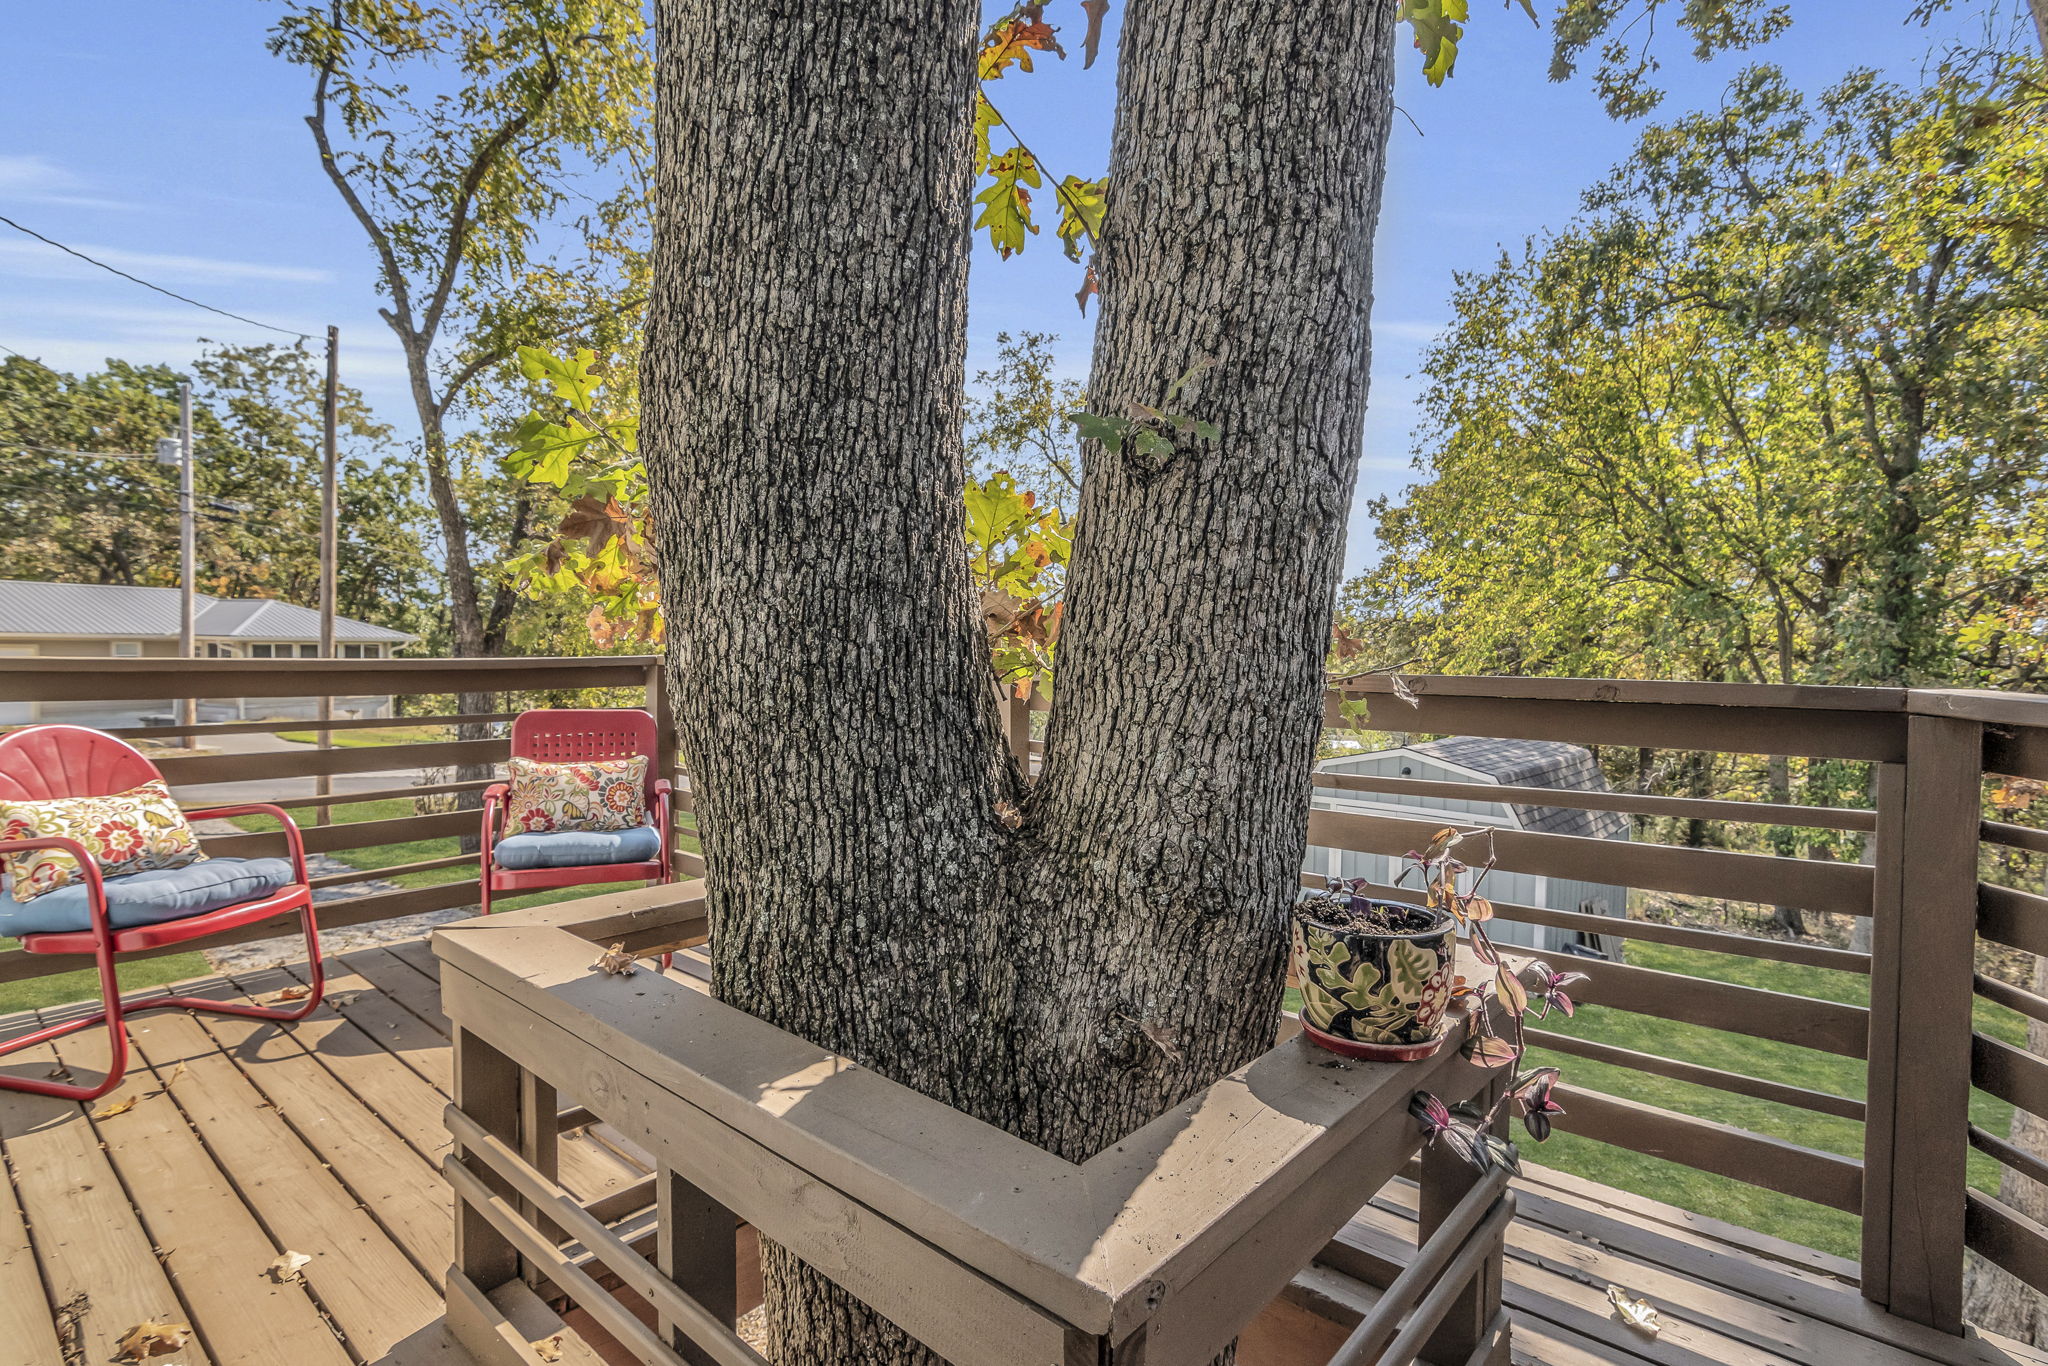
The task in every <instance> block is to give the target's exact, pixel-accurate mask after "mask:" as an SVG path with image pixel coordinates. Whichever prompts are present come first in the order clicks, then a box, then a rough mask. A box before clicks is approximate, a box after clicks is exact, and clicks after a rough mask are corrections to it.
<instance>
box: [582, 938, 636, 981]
mask: <svg viewBox="0 0 2048 1366" xmlns="http://www.w3.org/2000/svg"><path fill="white" fill-rule="evenodd" d="M591 966H592V967H594V968H596V969H597V970H598V971H599V972H602V973H605V974H607V975H609V976H612V977H625V976H628V975H630V974H631V973H632V971H633V955H632V954H630V953H627V952H626V946H625V945H624V944H623V943H620V944H614V945H612V946H611V947H610V948H608V949H606V950H605V951H604V952H603V953H600V954H599V955H598V956H597V961H596V962H595V963H592V964H591Z"/></svg>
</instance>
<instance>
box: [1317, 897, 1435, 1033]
mask: <svg viewBox="0 0 2048 1366" xmlns="http://www.w3.org/2000/svg"><path fill="white" fill-rule="evenodd" d="M1372 904H1373V905H1374V906H1376V907H1379V906H1384V907H1388V908H1392V909H1396V910H1400V911H1405V912H1409V913H1410V914H1411V915H1412V916H1413V917H1414V918H1415V919H1417V920H1423V921H1427V922H1428V928H1425V929H1418V930H1412V931H1408V932H1404V933H1389V932H1384V931H1378V930H1366V929H1359V928H1355V927H1353V926H1351V925H1348V924H1345V923H1343V918H1342V917H1341V916H1336V915H1331V914H1330V913H1331V912H1332V910H1333V908H1332V907H1331V905H1330V902H1329V900H1328V898H1325V897H1314V896H1311V897H1305V898H1304V899H1303V900H1302V901H1301V902H1300V903H1299V904H1297V905H1296V906H1295V908H1294V917H1293V921H1294V959H1293V968H1294V978H1295V980H1296V981H1298V982H1299V983H1300V984H1301V1027H1302V1032H1303V1033H1304V1034H1306V1035H1308V1037H1309V1038H1310V1039H1311V1040H1312V1041H1314V1042H1315V1043H1318V1044H1320V1045H1322V1046H1323V1047H1324V1048H1327V1049H1330V1050H1331V1051H1333V1052H1336V1053H1342V1054H1343V1055H1344V1056H1346V1057H1350V1058H1367V1059H1370V1060H1372V1061H1375V1062H1414V1061H1416V1060H1418V1059H1421V1058H1426V1057H1429V1056H1430V1055H1431V1054H1432V1053H1435V1052H1436V1050H1437V1048H1438V1047H1439V1046H1440V1045H1441V1044H1442V1043H1443V1041H1444V1033H1445V1013H1446V1007H1448V1005H1449V1004H1450V999H1451V976H1452V961H1453V958H1454V957H1455V954H1456V951H1457V942H1458V934H1457V926H1456V925H1455V924H1454V923H1453V922H1452V920H1451V918H1450V916H1449V915H1447V914H1444V913H1442V912H1435V911H1427V910H1424V909H1423V908H1422V907H1420V906H1414V905H1410V904H1408V903H1406V902H1398V901H1380V900H1377V899H1372ZM1326 916H1327V917H1329V918H1326Z"/></svg>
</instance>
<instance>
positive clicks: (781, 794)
mask: <svg viewBox="0 0 2048 1366" xmlns="http://www.w3.org/2000/svg"><path fill="white" fill-rule="evenodd" d="M978 22H979V6H978V5H977V4H975V3H970V2H969V0H867V2H866V3H863V4H861V5H857V6H856V5H851V4H845V3H832V4H826V5H819V4H817V3H815V0H812V2H811V3H797V0H764V2H763V3H760V4H756V5H752V6H747V7H743V8H741V9H739V10H733V9H730V8H725V7H718V8H714V7H712V6H709V5H707V4H704V3H703V2H702V0H664V2H663V3H662V4H661V5H660V6H659V7H658V14H657V48H658V53H659V57H658V61H659V91H660V99H659V102H658V113H657V130H658V143H659V147H660V164H659V168H658V172H657V185H656V205H657V220H658V223H657V235H656V253H655V273H654V287H653V290H652V294H651V299H650V318H649V326H648V335H647V343H646V350H645V360H644V369H643V376H644V380H643V394H644V431H643V438H642V451H643V453H644V455H645V456H646V458H647V462H648V466H649V471H650V477H651V480H652V490H653V496H654V509H655V514H656V515H655V526H656V531H657V535H658V537H659V542H660V552H661V568H662V573H661V580H662V591H663V597H664V608H665V611H666V615H667V620H668V632H669V650H670V656H669V686H670V690H671V692H672V694H673V697H674V701H675V706H676V714H677V720H678V727H679V732H680V738H681V742H682V747H683V751H684V757H685V761H686V763H687V765H688V768H689V771H690V773H691V779H692V784H693V788H694V801H695V809H696V812H697V815H698V820H699V826H700V831H701V833H702V837H703V840H704V853H705V859H706V862H707V866H708V884H709V894H708V895H709V909H710V914H711V920H712V930H713V953H714V960H715V974H714V976H715V985H716V989H717V991H718V993H719V995H720V996H721V997H722V998H724V999H726V1000H728V1001H731V1002H733V1003H734V1004H736V1005H738V1006H740V1007H741V1008H743V1009H746V1010H748V1011H750V1012H752V1013H754V1014H756V1015H758V1016H760V1017H761V1018H764V1019H767V1020H769V1021H771V1022H772V1023H775V1024H777V1025H779V1026H781V1027H783V1028H786V1029H790V1030H792V1031H794V1032H796V1033H799V1034H801V1035H803V1036H804V1037H806V1038H809V1039H811V1040H813V1041H815V1042H817V1043H819V1044H821V1045H823V1046H825V1047H828V1048H832V1049H835V1050H837V1051H839V1052H842V1053H845V1054H847V1055H849V1056H851V1057H854V1058H856V1059H858V1060H860V1061H862V1062H863V1063H865V1064H867V1065H869V1066H871V1067H874V1068H875V1069H876V1070H878V1071H880V1072H881V1073H883V1074H884V1075H887V1076H890V1077H893V1078H895V1079H896V1080H899V1081H902V1082H904V1083H905V1084H907V1085H910V1086H912V1087H915V1088H917V1089H918V1090H920V1091H923V1092H925V1093H926V1094H929V1095H932V1096H935V1097H937V1098H939V1099H941V1100H943V1101H945V1102H947V1103H949V1104H951V1105H954V1106H956V1107H958V1108H960V1109H962V1110H965V1111H967V1112H968V1113H971V1114H974V1115H977V1116H979V1117H981V1118H983V1119H985V1120H988V1121H990V1122H992V1123H995V1124H998V1125H1001V1126H1003V1127H1005V1128H1007V1129H1009V1130H1010V1131H1011V1132H1013V1133H1017V1134H1019V1135H1021V1136H1023V1137H1025V1138H1027V1139H1029V1140H1031V1141H1033V1142H1036V1143H1039V1144H1041V1145H1043V1146H1045V1147H1047V1148H1050V1149H1052V1150H1053V1151H1056V1152H1059V1153H1061V1154H1063V1155H1065V1156H1068V1157H1072V1158H1079V1157H1085V1156H1088V1155H1090V1154H1092V1153H1094V1152H1096V1151H1098V1150H1099V1149H1100V1148H1102V1147H1103V1146H1105V1145H1106V1144H1108V1143H1109V1142H1111V1141H1113V1140H1114V1139H1116V1138H1118V1137H1121V1136H1122V1135H1123V1134H1125V1133H1128V1132H1129V1131H1131V1130H1132V1129H1134V1128H1136V1127H1138V1126H1139V1125H1140V1124H1142V1123H1143V1122H1145V1121H1146V1120H1148V1119H1150V1118H1151V1117H1152V1116H1153V1115H1155V1114H1157V1113H1158V1112H1159V1111H1161V1110H1163V1109H1165V1108H1167V1107H1168V1106H1170V1105H1171V1104H1173V1103H1175V1102H1177V1101H1178V1100H1180V1099H1182V1098H1184V1097H1185V1096H1187V1095H1189V1094H1191V1093H1193V1092H1194V1091H1196V1090H1199V1089H1200V1088H1201V1087H1203V1086H1206V1085H1207V1084H1208V1083H1209V1082H1211V1081H1213V1080H1214V1079H1215V1078H1216V1077H1217V1076H1219V1075H1221V1074H1222V1073H1223V1072H1225V1071H1228V1070H1230V1069H1231V1068H1234V1067H1236V1066H1238V1065H1240V1064H1242V1063H1243V1062H1245V1061H1246V1060H1248V1059H1249V1058H1251V1057H1253V1056H1255V1055H1256V1054H1257V1053H1258V1052H1260V1051H1261V1050H1262V1049H1264V1048H1265V1047H1267V1046H1269V1045H1270V1043H1271V1041H1272V1038H1273V1033H1274V1027H1275V1023H1276V1017H1277V1010H1278V1004H1279V997H1280V991H1281V985H1282V983H1281V969H1282V963H1283V960H1284V957H1285V939H1284V934H1283V924H1284V917H1285V911H1286V907H1287V906H1288V904H1289V903H1290V901H1291V900H1292V897H1293V891H1294V887H1295V885H1296V878H1297V874H1298V871H1299V868H1300V864H1301V858H1302V852H1303V847H1304V844H1305V842H1306V826H1307V818H1308V811H1309V797H1310V788H1309V769H1310V764H1311V761H1312V759H1313V756H1314V751H1315V742H1316V739H1317V736H1318V734H1319V731H1320V717H1321V695H1322V663H1323V657H1324V654H1325V651H1326V648H1327V642H1328V634H1329V629H1330V621H1331V612H1332V609H1333V605H1334V601H1335V592H1336V587H1337V580H1338V575H1339V572H1340V569H1341V562H1342V541H1343V534H1344V526H1345V519H1346V515H1347V512H1348V508H1349V502H1350V494H1351V488H1352V484H1353V481H1354V477H1355V473H1356V467H1357V461H1358V456H1359V447H1360V442H1361V434H1362V429H1363V418H1364V408H1365V390H1366V379H1367V368H1368V367H1367V332H1366V314H1367V308H1368V306H1369V302H1370V260H1371V247H1372V234H1373V228H1374V222H1375V218H1376V216H1377V210H1378V193H1379V184H1380V179H1381V172H1382V167H1383V159H1384V153H1385V143H1386V132H1387V125H1388V119H1389V115H1390V113H1391V107H1392V106H1391V93H1392V92H1391V84H1392V81H1391V55H1392V52H1393V33H1392V29H1393V7H1392V6H1389V5H1385V4H1383V3H1380V2H1379V0H1316V2H1315V3H1306V4H1302V5H1297V6H1289V7H1269V8H1264V9H1253V10H1249V11H1247V10H1246V9H1245V8H1244V7H1243V6H1240V5H1234V4H1225V3H1222V0H1183V2H1182V3H1168V0H1137V2H1136V3H1133V4H1132V5H1131V6H1130V7H1129V8H1128V9H1127V11H1126V13H1125V19H1124V30H1123V32H1124V36H1123V50H1124V52H1125V53H1126V54H1127V55H1126V57H1125V60H1124V66H1123V72H1122V76H1121V81H1120V91H1119V95H1120V105H1119V113H1118V120H1117V127H1116V133H1115V140H1114V150H1113V153H1112V159H1111V166H1110V184H1111V188H1110V192H1109V207H1108V216H1107V222H1106V224H1105V227H1104V232H1103V240H1102V243H1101V246H1100V251H1099V256H1098V263H1099V269H1100V272H1101V275H1102V278H1103V282H1104V290H1105V297H1104V311H1103V315H1102V320H1101V324H1100V328H1099V330H1098V341H1097V354H1096V363H1095V369H1094V374H1093V376H1092V378H1091V381H1090V387H1089V392H1090V394H1091V395H1093V396H1096V401H1097V403H1098V406H1099V407H1100V409H1101V410H1103V411H1122V405H1123V404H1124V403H1125V402H1126V401H1129V400H1137V401H1145V402H1156V401H1157V400H1158V399H1159V398H1160V396H1161V394H1162V393H1163V391H1164V390H1165V388H1166V387H1167V385H1168V384H1169V383H1171V381H1172V379H1173V377H1174V376H1175V375H1176V374H1178V373H1179V372H1180V371H1181V370H1182V369H1183V368H1185V367H1186V366H1187V365H1188V364H1189V363H1190V362H1191V361H1192V360H1194V359H1195V358H1196V357H1198V356H1205V355H1206V356H1215V357H1217V358H1218V359H1219V360H1220V362H1221V365H1220V367H1219V368H1218V369H1217V370H1216V371H1215V372H1213V373H1212V374H1210V375H1209V376H1207V377H1206V378H1205V380H1204V381H1203V382H1202V383H1201V384H1200V385H1199V386H1198V387H1196V388H1195V389H1194V390H1193V391H1192V392H1191V393H1190V394H1189V395H1188V396H1187V398H1186V399H1185V401H1184V402H1183V403H1182V404H1180V405H1179V406H1181V407H1182V408H1184V409H1185V410H1187V411H1189V412H1192V413H1195V414H1197V415H1198V416H1200V417H1202V418H1205V419H1208V420H1212V421H1215V422H1217V423H1219V424H1220V425H1221V427H1222V430H1223V437H1222V440H1221V441H1220V442H1217V443H1213V444H1206V445H1198V446H1192V447H1190V448H1188V449H1186V450H1184V451H1183V452H1182V453H1180V454H1177V455H1175V456H1173V457H1171V458H1170V459H1168V460H1166V461H1164V462H1155V463H1153V464H1146V463H1144V462H1141V461H1138V460H1136V459H1134V458H1129V457H1125V458H1119V457H1116V456H1110V455H1107V454H1104V453H1101V452H1096V453H1092V454H1091V458H1090V460H1089V461H1088V464H1087V468H1086V472H1085V475H1084V484H1083V491H1082V496H1081V506H1082V512H1081V515H1080V521H1079V526H1080V533H1079V534H1080V540H1079V542H1078V543H1077V545H1076V549H1075V558H1074V561H1073V565H1072V569H1071V577H1070V581H1069V584H1070V586H1069V592H1068V602H1069V606H1068V612H1067V624H1066V628H1065V633H1064V637H1063V641H1062V646H1061V649H1062V654H1061V662H1060V684H1059V690H1058V692H1057V693H1056V695H1055V703H1054V711H1053V715H1052V717H1051V721H1050V730H1049V734H1048V742H1047V762H1046V768H1045V774H1044V777H1043V779H1042V781H1041V782H1040V784H1039V785H1038V787H1037V789H1036V790H1035V791H1033V792H1031V793H1029V794H1028V795H1027V794H1026V793H1025V792H1024V790H1023V781H1022V778H1021V776H1020V774H1019V772H1018V770H1017V768H1016V766H1015V764H1014V763H1013V762H1012V761H1011V760H1010V758H1009V757H1008V754H1007V752H1006V750H1005V748H1004V746H1003V742H1002V733H1001V727H1000V724H999V718H998V716H997V711H996V707H995V699H994V693H993V688H992V677H991V673H990V669H989V665H988V658H987V644H986V641H985V639H984V638H983V635H982V632H981V630H980V626H979V616H978V612H977V610H976V604H975V602H974V600H973V596H972V593H971V590H970V584H969V580H968V575H967V567H966V556H965V546H964V541H963V536H962V508H961V481H962V461H961V439H960V416H961V412H960V410H961V399H962V389H963V384H964V352H965V322H966V318H965V305H966V295H965V291H966V266H967V257H966V242H967V230H968V223H969V214H970V204H969V197H970V194H971V185H970V176H969V125H968V120H967V110H968V106H969V101H970V97H971V95H972V92H973V88H974V86H973V82H974V68H975V61H974V54H975V42H976V31H977V25H978ZM1047 198H1048V199H1049V198H1050V196H1047ZM766 1264H767V1265H766V1270H767V1275H766V1283H767V1290H768V1295H769V1300H770V1308H771V1312H770V1323H771V1328H770V1341H771V1345H772V1347H773V1348H774V1355H775V1357H776V1359H777V1360H780V1361H783V1362H785V1363H797V1362H801V1363H805V1366H809V1363H813V1362H816V1363H834V1364H836V1363H876V1366H881V1364H882V1363H891V1364H892V1366H893V1364H894V1363H900V1362H910V1361H916V1360H918V1359H920V1357H921V1356H922V1354H921V1353H919V1352H918V1351H917V1350H916V1349H915V1348H914V1346H913V1345H912V1344H910V1343H909V1342H908V1340H907V1339H905V1338H903V1336H902V1335H901V1334H900V1333H899V1332H897V1331H896V1330H895V1329H893V1328H891V1327H890V1326H888V1325H887V1324H885V1323H883V1322H881V1321H880V1320H878V1319H877V1318H876V1317H875V1316H873V1315H872V1314H869V1313H868V1312H867V1311H866V1310H864V1309H863V1308H861V1307H860V1306H859V1305H858V1304H857V1303H855V1302H853V1301H851V1300H850V1299H849V1298H848V1297H847V1296H845V1295H844V1294H842V1293H841V1292H839V1291H837V1290H836V1289H835V1288H833V1287H832V1286H831V1285H830V1284H829V1283H828V1282H826V1281H824V1279H823V1278H822V1277H819V1276H817V1275H815V1274H814V1273H811V1272H809V1271H808V1270H807V1269H805V1268H803V1267H801V1266H800V1265H799V1264H797V1263H795V1262H794V1260H793V1259H792V1258H790V1257H789V1256H788V1255H787V1254H785V1253H782V1252H780V1251H779V1250H774V1249H770V1250H769V1251H768V1252H767V1255H766Z"/></svg>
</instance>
